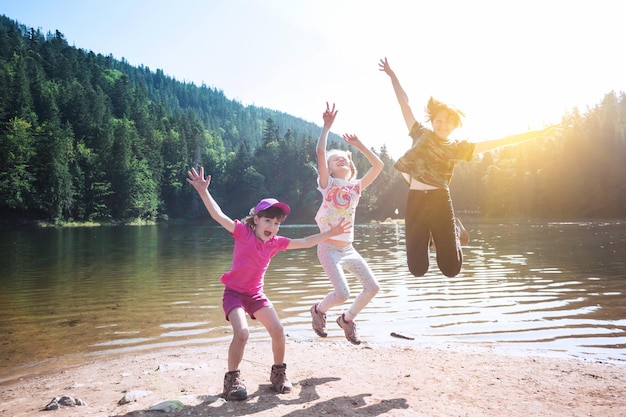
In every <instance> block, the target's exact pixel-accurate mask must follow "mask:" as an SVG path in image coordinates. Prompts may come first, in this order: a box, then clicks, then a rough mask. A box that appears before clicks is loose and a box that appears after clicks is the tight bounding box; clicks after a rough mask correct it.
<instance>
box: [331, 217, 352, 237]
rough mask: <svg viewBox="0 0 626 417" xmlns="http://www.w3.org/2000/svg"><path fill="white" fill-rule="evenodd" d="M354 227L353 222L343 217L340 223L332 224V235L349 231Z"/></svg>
mask: <svg viewBox="0 0 626 417" xmlns="http://www.w3.org/2000/svg"><path fill="white" fill-rule="evenodd" d="M351 228H352V223H350V222H348V221H346V219H345V218H341V220H340V221H339V223H337V224H331V225H330V235H331V236H338V235H342V234H344V233H348V232H349V231H350V229H351Z"/></svg>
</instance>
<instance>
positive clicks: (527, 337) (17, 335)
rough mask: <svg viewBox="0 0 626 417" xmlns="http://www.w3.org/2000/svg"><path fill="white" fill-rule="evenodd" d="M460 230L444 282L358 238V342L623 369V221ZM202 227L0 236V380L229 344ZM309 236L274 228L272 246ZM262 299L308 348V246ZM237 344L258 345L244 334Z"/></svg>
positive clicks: (216, 257)
mask: <svg viewBox="0 0 626 417" xmlns="http://www.w3.org/2000/svg"><path fill="white" fill-rule="evenodd" d="M464 222H465V224H466V227H467V228H468V230H469V231H470V232H471V236H472V240H471V242H470V243H469V244H468V245H467V246H466V247H465V248H464V257H465V262H464V268H463V270H462V272H461V274H459V275H458V276H457V277H455V278H447V277H445V276H443V275H442V274H441V273H440V272H439V271H438V269H437V268H436V265H431V269H430V272H429V273H428V274H427V275H426V276H424V277H420V278H417V277H414V276H412V275H411V274H410V273H409V272H408V269H407V267H406V262H405V250H404V226H402V225H396V224H377V225H362V226H357V229H356V238H357V240H356V242H355V247H356V248H357V249H358V250H359V251H360V252H361V254H362V255H363V256H364V257H365V258H366V259H367V260H368V262H369V263H370V266H371V267H372V269H373V270H374V271H375V273H376V274H377V277H378V279H379V281H380V284H381V290H380V292H379V294H378V295H377V296H376V297H375V298H374V300H373V301H372V302H371V303H370V304H369V305H368V307H366V308H365V309H364V310H363V312H362V313H361V314H360V315H359V317H358V322H359V334H360V336H361V338H362V339H364V340H366V341H367V342H368V343H382V344H385V343H393V344H407V345H439V344H462V345H468V344H469V345H481V346H490V347H493V348H497V349H508V350H511V351H512V352H514V353H517V354H533V355H574V356H578V357H584V358H589V359H593V360H608V361H612V360H617V361H624V360H626V302H625V301H626V300H625V294H626V221H598V222H539V221H485V220H483V219H473V218H467V219H464ZM214 225H215V223H213V222H211V221H207V222H204V223H202V224H198V225H195V226H189V225H187V226H181V225H158V226H136V227H133V226H124V227H91V228H88V227H85V228H64V229H54V228H47V229H13V230H4V231H0V256H1V259H2V263H1V265H0V382H2V381H6V380H8V379H12V378H15V377H17V376H20V375H25V374H29V373H34V372H41V371H45V370H49V369H52V368H57V367H63V366H67V365H71V364H76V363H81V362H84V361H87V360H90V358H93V357H94V356H103V355H119V354H133V353H135V352H141V351H146V350H154V349H159V348H163V347H172V346H180V345H188V344H203V343H211V342H214V341H229V340H230V334H231V332H230V326H229V325H228V322H226V321H225V319H224V317H223V312H222V308H221V296H222V290H223V286H222V284H221V283H220V281H219V277H220V275H221V274H222V273H223V272H224V271H226V270H228V269H229V267H230V263H231V255H232V239H231V238H230V236H229V235H228V234H227V233H226V231H225V230H224V229H222V228H220V227H216V226H214ZM316 230H317V229H316V228H315V227H314V226H312V225H306V226H290V225H288V224H286V225H284V226H283V227H282V228H281V234H282V235H285V236H289V237H301V236H305V235H308V234H312V233H315V232H316ZM433 261H434V258H433ZM350 279H352V278H350ZM351 282H353V286H352V287H353V295H355V294H356V293H357V292H358V291H360V287H359V285H358V283H357V282H355V281H351ZM265 288H266V293H267V294H268V296H269V297H270V299H271V300H272V301H273V302H274V304H275V306H276V308H277V310H278V312H279V315H280V317H281V319H282V322H283V325H284V327H285V330H286V333H287V334H288V337H289V338H292V339H297V340H308V339H315V338H317V336H315V334H314V333H313V331H312V330H311V327H310V314H309V308H310V306H311V305H312V304H313V302H315V301H317V300H319V299H321V297H322V296H323V295H325V294H326V293H327V292H328V291H330V289H331V287H330V284H329V281H328V279H327V278H326V277H325V276H324V273H323V271H322V269H321V268H320V266H319V264H318V261H317V255H316V252H315V248H312V249H304V250H292V251H287V252H281V253H280V254H278V255H277V256H276V257H275V258H274V259H273V261H272V263H271V265H270V268H269V271H268V273H267V274H266V281H265ZM340 311H341V309H340V308H339V307H337V308H335V309H333V310H331V311H329V314H328V316H329V317H328V318H329V320H328V330H329V337H328V339H330V340H335V341H339V340H344V341H345V339H344V338H343V332H342V331H341V330H340V329H339V327H338V326H336V324H335V322H334V320H335V319H336V317H337V315H338V314H339V313H340ZM251 331H252V338H253V339H262V338H267V337H268V336H267V334H266V332H265V330H264V329H263V328H262V327H261V326H260V325H259V324H258V323H257V322H253V323H252V327H251ZM390 332H396V333H401V334H404V335H407V336H410V337H413V338H414V340H403V339H398V338H394V337H391V336H390ZM346 343H348V342H347V341H346Z"/></svg>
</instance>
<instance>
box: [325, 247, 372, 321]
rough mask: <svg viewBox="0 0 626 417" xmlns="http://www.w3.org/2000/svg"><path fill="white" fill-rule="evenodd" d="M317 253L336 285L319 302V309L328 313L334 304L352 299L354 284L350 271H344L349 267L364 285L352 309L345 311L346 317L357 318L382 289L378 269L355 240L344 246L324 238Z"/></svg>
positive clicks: (331, 280) (348, 318) (327, 273)
mask: <svg viewBox="0 0 626 417" xmlns="http://www.w3.org/2000/svg"><path fill="white" fill-rule="evenodd" d="M317 257H318V258H319V260H320V263H321V264H322V268H324V271H325V272H326V275H328V278H329V279H330V282H331V284H333V288H334V291H332V292H330V293H328V294H327V295H326V297H324V299H323V300H322V301H321V302H320V303H319V304H318V306H317V309H318V310H319V311H321V312H322V313H326V312H327V311H328V310H330V309H331V308H332V307H335V306H338V305H340V304H343V303H344V302H346V301H347V300H348V298H349V297H350V288H349V287H348V281H347V280H346V274H345V273H344V272H343V270H344V269H345V270H347V271H349V272H351V273H352V275H354V276H355V277H356V278H357V279H358V280H359V281H361V285H363V290H362V291H361V293H360V294H359V295H358V296H357V297H356V299H355V300H354V302H353V303H352V305H351V306H350V308H349V309H348V311H346V312H345V313H344V314H345V318H346V320H348V321H350V320H354V318H355V317H356V316H357V314H359V313H360V312H361V310H363V308H364V307H365V306H366V305H367V303H369V302H370V301H371V299H372V298H374V296H375V295H376V293H377V292H378V290H380V286H379V285H378V281H377V280H376V277H374V273H373V272H372V270H371V269H370V267H369V265H368V264H367V262H365V259H363V257H362V256H361V255H360V254H359V253H358V252H357V251H356V249H354V247H353V246H352V245H351V244H350V245H347V246H344V247H342V248H341V247H337V246H334V245H332V244H330V243H326V242H322V243H320V244H318V245H317Z"/></svg>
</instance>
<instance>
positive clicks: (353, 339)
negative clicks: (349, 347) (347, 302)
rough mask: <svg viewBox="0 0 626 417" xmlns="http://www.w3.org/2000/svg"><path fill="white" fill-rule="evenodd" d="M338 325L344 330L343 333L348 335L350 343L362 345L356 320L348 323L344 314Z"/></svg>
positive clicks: (338, 320)
mask: <svg viewBox="0 0 626 417" xmlns="http://www.w3.org/2000/svg"><path fill="white" fill-rule="evenodd" d="M337 324H338V325H339V327H341V328H342V329H343V332H344V333H345V335H346V339H348V341H350V343H352V344H353V345H360V344H361V339H359V335H357V333H356V323H355V322H354V320H352V321H346V319H345V317H344V315H343V314H342V315H341V316H339V317H338V318H337Z"/></svg>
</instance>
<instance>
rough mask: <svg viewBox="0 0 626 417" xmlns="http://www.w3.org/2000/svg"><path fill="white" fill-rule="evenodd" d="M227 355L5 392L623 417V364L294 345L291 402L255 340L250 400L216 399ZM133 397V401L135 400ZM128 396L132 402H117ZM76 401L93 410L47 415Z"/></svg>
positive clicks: (80, 372) (21, 400) (454, 350)
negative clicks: (275, 386) (277, 388)
mask: <svg viewBox="0 0 626 417" xmlns="http://www.w3.org/2000/svg"><path fill="white" fill-rule="evenodd" d="M227 349H228V345H227V344H224V343H218V344H211V345H206V346H189V347H181V348H174V349H172V348H170V349H166V350H160V351H153V352H146V353H140V354H133V355H129V356H125V357H116V358H102V359H97V360H94V361H92V362H90V363H86V364H83V365H80V366H77V367H73V368H71V369H65V370H58V371H55V372H51V373H48V374H46V375H38V376H31V377H26V378H21V379H19V380H15V381H11V382H7V383H4V384H2V385H0V398H1V399H2V400H1V401H2V405H0V414H1V415H6V416H37V417H44V416H151V415H155V416H158V415H165V413H163V412H161V411H152V412H148V411H145V410H147V409H149V408H150V407H152V406H154V405H155V404H159V403H162V402H164V401H171V400H178V401H180V402H181V403H182V404H183V405H184V408H182V409H179V410H177V411H173V412H170V413H168V414H167V415H171V416H225V415H234V416H262V417H265V416H381V415H385V416H437V417H443V416H498V417H502V416H507V417H515V416H520V417H529V416H563V417H572V416H603V417H610V416H615V417H617V416H620V417H621V416H624V415H625V413H626V411H625V410H626V364H622V363H607V362H597V361H596V362H593V361H589V360H580V359H575V358H554V357H541V356H537V357H534V356H521V355H507V354H502V353H498V352H496V351H494V350H493V349H489V348H477V347H462V346H441V347H432V346H420V345H419V344H418V343H415V344H414V345H410V346H406V345H402V344H385V345H360V346H353V345H351V344H349V343H348V342H346V341H341V342H339V341H330V340H322V339H319V340H318V339H312V340H310V341H293V340H288V342H287V365H288V369H287V375H288V376H289V378H290V380H291V381H292V382H293V383H294V389H293V391H292V392H291V393H289V394H283V395H277V394H275V393H274V392H273V391H272V389H271V387H270V385H269V372H270V366H271V352H270V345H269V342H267V341H254V340H252V341H251V342H250V343H249V345H248V348H247V350H246V354H245V359H244V363H243V364H242V366H241V371H242V377H243V379H244V382H245V384H246V385H247V388H248V393H249V395H250V397H249V399H248V400H246V401H241V402H226V401H224V400H223V399H222V398H220V396H219V395H220V393H221V391H222V381H223V376H224V371H225V366H226V353H227ZM128 394H131V395H128ZM126 395H128V397H133V398H130V399H131V401H130V402H128V403H126V404H121V405H120V404H119V401H120V400H121V399H122V398H124V397H125V396H126ZM61 396H71V397H74V398H80V399H82V400H83V401H84V402H85V403H86V405H81V406H75V407H63V408H61V409H58V410H55V411H45V410H43V409H44V408H45V407H46V405H47V404H48V403H49V402H50V401H51V400H52V399H53V398H54V397H61Z"/></svg>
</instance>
